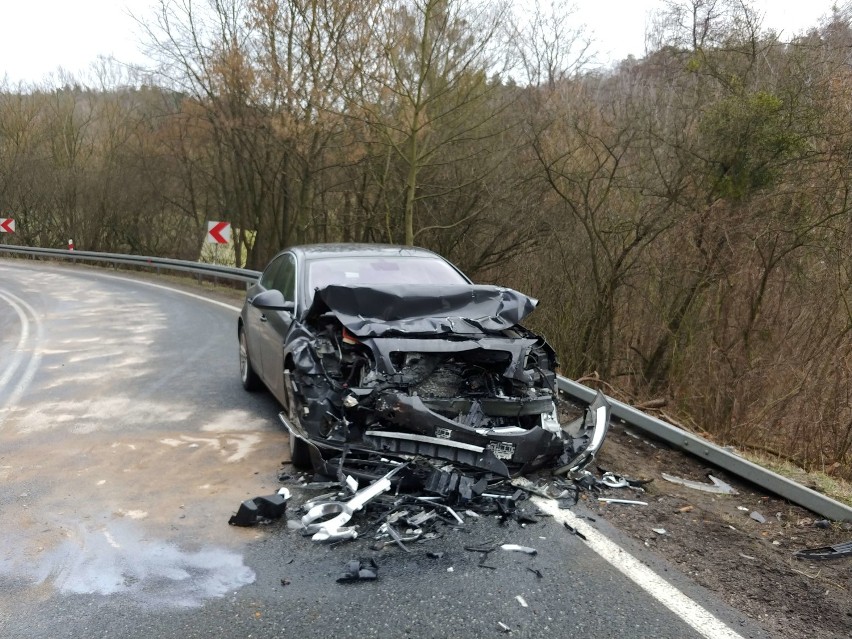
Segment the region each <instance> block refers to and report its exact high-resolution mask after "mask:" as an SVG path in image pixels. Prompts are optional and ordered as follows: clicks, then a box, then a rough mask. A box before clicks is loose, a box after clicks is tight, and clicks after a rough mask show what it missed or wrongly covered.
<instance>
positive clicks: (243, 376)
mask: <svg viewBox="0 0 852 639" xmlns="http://www.w3.org/2000/svg"><path fill="white" fill-rule="evenodd" d="M239 340H240V381H241V382H242V384H243V388H245V389H246V390H247V391H249V392H253V391H256V390H258V389H260V387H261V381H260V377H258V375H257V373H256V372H255V371H254V367H253V366H252V365H251V359H249V353H248V342H247V341H246V331H245V329H244V328H243V327H242V326H240V330H239Z"/></svg>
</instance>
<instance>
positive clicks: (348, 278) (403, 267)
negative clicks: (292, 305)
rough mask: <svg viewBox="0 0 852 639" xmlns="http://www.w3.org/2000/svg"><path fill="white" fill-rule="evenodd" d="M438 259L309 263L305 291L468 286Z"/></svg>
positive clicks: (347, 259)
mask: <svg viewBox="0 0 852 639" xmlns="http://www.w3.org/2000/svg"><path fill="white" fill-rule="evenodd" d="M467 283H468V282H467V280H466V279H465V278H464V277H462V276H461V274H459V272H458V271H456V270H455V269H454V268H453V267H452V266H450V265H449V264H448V263H447V262H445V261H444V260H442V259H440V258H437V257H332V258H327V259H319V260H313V261H311V262H308V291H309V294H310V295H312V294H313V291H314V290H315V289H318V288H324V287H326V286H328V285H329V284H341V285H344V286H345V285H347V284H350V285H352V286H372V285H376V284H467Z"/></svg>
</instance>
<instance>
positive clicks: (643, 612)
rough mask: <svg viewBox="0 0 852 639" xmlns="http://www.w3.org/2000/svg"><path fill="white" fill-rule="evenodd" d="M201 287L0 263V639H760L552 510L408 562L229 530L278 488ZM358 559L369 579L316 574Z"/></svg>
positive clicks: (228, 326) (223, 333)
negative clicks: (666, 590) (493, 548)
mask: <svg viewBox="0 0 852 639" xmlns="http://www.w3.org/2000/svg"><path fill="white" fill-rule="evenodd" d="M204 295H205V294H204V293H201V294H200V295H199V294H190V293H187V292H182V291H175V290H172V289H170V288H168V287H166V286H164V285H161V284H158V283H155V282H154V281H146V280H139V279H129V278H127V277H116V276H112V275H108V274H105V273H102V272H100V271H93V270H88V269H81V268H72V267H56V266H45V265H40V264H35V265H34V264H32V263H27V262H23V261H14V260H0V336H2V338H0V339H1V340H2V341H0V486H2V490H1V491H0V515H2V516H0V542H2V544H1V545H0V636H1V637H3V638H4V639H17V638H29V637H51V638H55V639H59V638H64V637H68V638H72V637H181V638H190V637H205V638H206V637H248V636H254V637H279V636H280V637H285V636H296V637H326V636H328V635H334V636H340V637H399V636H408V637H479V636H482V637H493V636H496V635H499V634H501V631H500V626H499V625H498V622H500V623H504V624H506V625H507V626H508V627H509V628H510V629H511V631H512V632H511V635H510V636H513V637H544V636H555V637H567V636H574V635H577V636H584V637H614V636H623V637H673V638H675V637H676V638H682V637H699V636H705V637H737V636H743V637H759V636H763V635H762V634H761V632H760V631H759V630H756V629H755V628H753V627H751V626H750V625H749V624H747V623H746V622H745V621H744V618H743V616H742V615H739V614H738V613H735V612H733V611H730V610H727V609H725V608H724V607H723V606H721V605H719V604H718V603H717V602H715V600H714V598H713V597H712V595H711V594H709V593H706V592H704V591H702V590H700V589H698V588H697V587H696V586H694V585H692V584H690V583H689V582H688V581H687V580H686V579H685V578H683V577H682V576H678V575H677V574H676V573H675V571H674V570H672V569H670V568H669V567H668V566H665V565H659V564H658V563H656V562H655V561H654V560H652V559H649V558H648V557H646V556H643V554H642V552H641V551H642V549H639V548H635V547H632V546H631V545H630V543H629V542H627V541H625V540H623V539H621V538H619V537H618V536H617V534H616V533H615V532H614V531H612V530H611V529H609V528H608V527H606V525H605V523H604V522H600V521H599V522H596V524H594V526H595V528H597V530H598V531H601V532H603V533H604V534H605V535H606V537H604V536H603V535H601V534H600V532H595V531H591V530H589V533H590V534H593V535H595V536H594V537H590V539H589V541H588V542H583V541H582V540H580V539H579V538H578V537H576V536H573V535H570V534H567V531H565V529H564V528H563V527H562V526H561V525H560V524H559V522H558V521H557V519H558V518H559V517H562V515H561V514H560V513H556V515H557V517H555V518H553V519H550V518H548V519H545V520H544V523H542V524H538V525H533V526H528V527H526V528H520V527H518V526H517V525H514V524H513V526H511V527H505V528H499V527H498V526H497V524H496V523H495V522H493V521H489V520H486V519H483V520H478V521H473V520H471V521H469V522H468V526H467V528H466V529H465V530H463V531H452V534H449V533H448V534H447V535H446V537H445V538H444V539H441V540H437V541H433V542H431V543H430V544H424V545H423V546H422V547H421V546H417V547H415V549H414V552H412V553H411V554H409V555H406V554H404V553H402V551H400V550H398V549H395V548H394V549H386V550H384V551H381V552H380V553H373V552H372V551H370V550H369V548H368V545H367V544H366V543H365V542H364V541H362V540H359V541H358V542H355V544H343V545H340V546H331V547H330V546H320V545H315V544H313V543H312V542H310V541H309V540H308V539H305V538H303V537H301V536H300V535H299V534H298V533H297V532H296V531H293V530H289V529H288V525H287V523H286V522H284V521H282V522H277V523H275V524H273V525H270V526H266V527H260V528H249V529H243V528H233V527H230V526H228V525H227V520H228V518H229V517H230V515H231V514H232V513H233V512H234V511H235V510H236V508H237V506H238V505H239V503H240V502H241V501H242V500H244V499H247V498H249V497H253V496H256V495H262V494H269V493H272V492H275V491H276V490H277V489H278V487H279V486H280V484H279V483H278V480H277V474H278V472H279V470H280V469H281V463H282V461H286V459H287V455H288V453H287V436H286V434H285V433H284V432H283V431H282V429H281V428H280V427H279V426H278V421H277V418H276V415H277V412H278V407H277V405H276V404H275V402H274V401H273V400H272V399H271V397H270V396H269V395H268V394H267V393H257V394H248V393H245V392H244V391H243V390H242V388H241V386H240V385H239V380H238V371H237V350H236V336H235V321H236V316H237V308H236V306H237V302H234V303H222V302H218V301H216V300H211V299H205V297H204ZM302 497H303V494H301V493H300V492H299V490H295V494H294V499H293V502H294V503H298V502H299V501H300V500H301V498H302ZM290 516H291V517H293V518H295V516H296V515H295V513H293V514H291V515H290ZM566 516H568V515H566ZM586 525H587V526H588V524H586ZM587 530H588V529H587ZM494 537H499V538H500V539H501V541H505V542H510V543H519V544H526V545H530V546H534V547H535V548H537V549H538V551H539V554H538V556H536V557H533V558H530V557H527V556H526V555H520V554H517V553H504V554H503V556H498V557H496V558H495V562H496V565H497V569H496V570H493V571H491V570H483V569H482V568H479V567H478V566H477V563H478V560H479V556H478V555H475V556H472V555H473V553H469V552H465V551H464V550H463V548H462V547H463V546H464V545H465V544H470V543H479V542H481V541H484V540H486V539H491V538H494ZM607 537H608V538H609V539H613V540H615V542H617V544H619V546H612V542H610V541H608V540H607ZM601 544H603V545H606V544H610V546H612V547H609V546H607V548H609V549H608V550H606V549H604V550H602V549H601ZM622 548H627V549H628V550H629V552H630V553H632V554H633V555H634V556H637V557H638V558H639V559H640V560H641V561H643V562H646V563H650V564H651V567H652V568H653V570H654V571H655V573H656V574H661V575H664V576H665V578H666V579H667V580H668V581H669V582H671V583H674V584H675V586H676V589H674V590H675V592H676V593H677V594H676V596H675V599H676V601H675V602H674V603H672V602H671V601H669V600H667V599H666V596H665V595H660V594H659V592H658V590H659V589H657V590H654V589H653V588H650V587H649V586H648V585H647V583H646V582H648V581H653V580H654V577H653V575H651V576H648V574H645V573H635V572H633V573H631V574H632V576H631V578H632V579H633V581H630V580H629V579H627V578H626V577H625V574H628V572H629V571H635V570H642V567H641V566H640V565H639V563H638V562H637V566H636V567H635V568H634V567H629V566H632V564H630V557H629V556H628V555H627V554H626V553H625V552H624V551H623V550H622ZM428 550H433V551H437V550H443V551H445V556H444V557H442V558H441V559H437V560H436V559H430V558H428V557H427V556H426V551H428ZM607 552H609V553H610V554H613V553H614V557H609V561H605V560H604V559H602V555H603V556H605V555H606V553H607ZM373 554H377V556H378V560H379V562H380V565H381V569H380V573H379V574H380V579H379V580H378V581H377V582H372V583H363V584H356V585H351V586H345V585H340V584H337V583H336V581H335V579H336V577H337V575H338V574H339V572H340V571H341V569H342V567H343V565H344V563H345V562H346V561H348V560H350V559H352V558H355V557H358V556H371V555H373ZM492 563H494V562H492ZM626 566H627V568H625V567H626ZM527 568H534V569H538V570H540V571H541V573H542V575H543V577H541V578H539V577H537V576H536V575H535V573H534V572H533V571H532V570H527ZM450 569H452V570H450ZM619 570H621V571H622V572H620V571H619ZM637 574H638V575H639V576H638V577H637V576H636V575H637ZM282 580H284V582H282ZM282 583H286V584H287V585H282ZM648 590H650V591H651V593H652V594H649V592H648ZM681 593H685V595H684V594H681ZM519 595H520V596H521V597H522V598H523V600H524V602H525V603H527V604H528V605H527V606H526V607H524V606H522V605H521V603H520V601H519V600H518V599H517V596H519ZM684 601H685V602H686V603H687V605H686V607H684ZM698 602H700V603H698ZM688 604H692V605H693V607H690V605H688ZM672 611H675V612H672ZM705 615H706V616H705Z"/></svg>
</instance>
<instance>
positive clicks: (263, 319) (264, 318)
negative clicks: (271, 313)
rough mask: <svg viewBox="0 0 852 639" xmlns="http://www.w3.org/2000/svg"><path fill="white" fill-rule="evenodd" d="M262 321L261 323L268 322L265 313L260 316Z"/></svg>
mask: <svg viewBox="0 0 852 639" xmlns="http://www.w3.org/2000/svg"><path fill="white" fill-rule="evenodd" d="M260 321H261V322H265V321H266V315H265V314H264V313H261V314H260Z"/></svg>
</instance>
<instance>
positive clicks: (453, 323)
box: [306, 284, 538, 337]
mask: <svg viewBox="0 0 852 639" xmlns="http://www.w3.org/2000/svg"><path fill="white" fill-rule="evenodd" d="M537 304H538V300H535V299H533V298H531V297H528V296H526V295H524V294H523V293H519V292H518V291H514V290H512V289H510V288H502V287H499V286H480V285H474V284H471V285H458V286H456V285H454V286H434V285H422V286H421V285H411V284H405V285H382V286H378V285H377V286H339V285H330V286H326V287H325V288H321V289H317V291H316V293H315V294H314V299H313V302H312V303H311V306H310V308H309V309H308V312H307V316H306V318H307V319H310V318H313V317H317V316H319V315H321V314H323V313H326V312H329V311H330V312H332V313H334V315H335V316H336V317H337V319H339V320H340V322H341V323H342V324H343V325H344V326H345V327H346V329H347V330H348V331H349V332H351V333H352V334H353V335H357V336H358V337H380V336H382V335H385V334H391V335H400V334H435V333H438V334H456V335H473V334H482V333H494V332H499V331H502V330H505V329H507V328H511V327H512V326H514V325H515V324H519V323H520V322H521V320H523V319H524V318H525V317H526V316H527V315H529V314H530V313H531V312H532V311H533V310H535V307H536V305H537Z"/></svg>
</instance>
